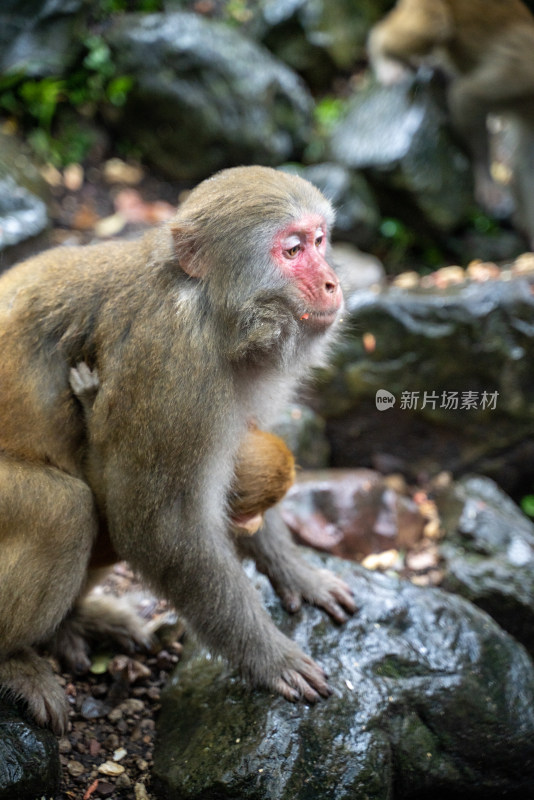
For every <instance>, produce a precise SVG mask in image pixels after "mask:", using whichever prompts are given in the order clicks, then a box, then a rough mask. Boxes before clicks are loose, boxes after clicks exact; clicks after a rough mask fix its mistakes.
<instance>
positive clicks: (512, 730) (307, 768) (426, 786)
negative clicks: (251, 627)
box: [154, 559, 534, 800]
mask: <svg viewBox="0 0 534 800" xmlns="http://www.w3.org/2000/svg"><path fill="white" fill-rule="evenodd" d="M328 564H329V565H330V566H331V567H333V568H334V569H336V570H337V571H339V572H342V573H344V574H345V576H347V577H348V579H349V581H350V582H351V584H352V586H353V588H354V590H355V593H356V598H357V603H358V606H359V611H358V612H357V613H356V614H355V616H354V617H353V618H352V619H351V620H350V621H349V622H348V623H347V624H346V625H345V626H343V627H341V628H338V627H336V626H334V625H332V624H331V623H330V622H329V621H328V620H327V619H326V618H325V615H324V614H323V613H322V612H320V611H318V610H316V609H312V608H306V609H304V610H303V612H302V613H300V614H298V615H297V616H295V617H293V618H290V617H288V616H286V615H283V614H282V612H281V611H280V607H279V603H278V601H277V600H276V599H274V598H273V593H272V591H271V590H270V588H268V587H267V585H266V581H265V580H263V579H259V583H260V585H261V586H262V589H263V592H264V595H265V596H266V597H267V598H268V604H269V607H270V609H271V611H272V613H273V616H274V617H275V619H276V621H277V622H278V623H279V624H280V626H281V627H282V628H283V629H284V631H285V632H286V633H288V634H289V635H290V636H292V638H294V639H295V640H296V641H298V642H299V644H300V645H301V646H302V647H303V648H304V649H305V650H307V651H308V652H310V653H311V654H312V655H313V656H314V657H315V658H317V660H319V661H320V662H321V663H322V664H323V665H324V667H325V668H326V670H327V672H328V673H329V675H330V682H331V685H332V687H333V690H334V693H333V695H332V696H331V697H330V698H329V699H328V700H327V701H325V702H321V703H319V704H318V705H317V706H314V707H308V706H305V705H291V704H289V703H287V702H286V701H285V700H283V699H281V698H279V697H273V696H271V695H269V694H267V693H266V692H260V691H257V692H250V691H249V690H248V689H246V688H245V686H244V684H243V683H242V682H241V681H240V680H239V679H238V678H237V677H236V676H235V675H234V674H232V673H230V672H229V670H228V668H227V667H226V666H225V665H224V664H223V663H222V662H221V661H220V660H219V659H213V658H209V657H207V656H206V655H205V654H202V653H199V652H198V650H196V651H194V652H193V653H190V654H189V658H188V659H186V660H185V663H184V665H183V666H181V667H180V668H179V669H178V671H177V673H176V676H175V679H174V682H173V683H174V686H173V687H171V688H170V689H169V691H168V692H167V694H166V696H165V699H164V702H163V708H162V714H161V717H160V720H159V746H158V747H157V748H156V752H155V762H154V779H155V782H156V786H157V791H158V793H159V796H161V797H162V798H170V799H172V800H178V798H180V800H192V799H193V798H198V799H200V798H207V797H209V798H212V800H221V799H222V798H238V797H239V798H242V800H247V798H254V799H255V800H260V798H261V800H266V799H268V798H273V800H275V799H276V800H286V799H287V800H289V798H291V799H292V800H299V798H302V799H304V798H310V797H314V798H317V800H323V798H332V800H334V798H335V800H343V798H347V800H348V798H351V799H353V798H360V797H361V798H364V797H369V798H376V800H386V798H392V797H393V796H394V797H395V798H396V800H397V798H399V799H400V798H414V799H415V798H418V799H420V800H423V798H425V800H426V799H427V798H428V797H430V796H431V797H432V798H449V797H454V798H455V799H456V798H457V799H458V800H468V799H469V800H473V799H475V800H488V798H497V797H514V798H515V797H517V798H518V800H519V798H520V797H524V796H526V795H525V794H524V793H525V792H527V794H528V792H529V791H532V789H533V788H534V667H533V665H532V662H531V661H530V659H529V658H528V656H527V654H526V652H525V650H524V649H523V648H522V647H521V646H520V645H519V644H517V643H516V642H515V641H514V640H513V639H512V638H511V637H510V636H509V635H508V634H506V633H504V632H503V631H502V630H501V629H500V628H499V627H498V626H497V625H496V623H495V622H493V620H491V619H490V618H489V617H488V616H487V615H486V614H484V613H483V612H481V611H479V610H478V609H476V608H475V607H474V606H472V605H471V604H469V603H467V602H466V601H464V600H462V599H461V598H457V597H454V596H452V595H447V594H446V593H444V592H441V591H438V590H430V589H427V590H421V589H418V588H416V587H414V586H412V585H410V584H408V583H404V582H399V581H397V580H392V579H389V578H386V577H383V576H380V575H376V574H374V573H369V572H366V571H365V570H363V569H361V568H358V567H352V568H349V567H347V565H346V564H345V563H343V562H339V561H336V560H335V559H330V560H329V561H328Z"/></svg>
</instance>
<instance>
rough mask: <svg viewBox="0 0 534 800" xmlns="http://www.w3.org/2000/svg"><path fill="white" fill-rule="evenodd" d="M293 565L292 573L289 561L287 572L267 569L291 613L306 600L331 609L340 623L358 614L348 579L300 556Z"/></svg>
mask: <svg viewBox="0 0 534 800" xmlns="http://www.w3.org/2000/svg"><path fill="white" fill-rule="evenodd" d="M260 535H261V534H260ZM291 566H292V571H291V574H288V571H287V567H288V565H286V569H285V571H284V574H283V575H282V574H280V573H279V572H273V571H272V570H270V571H269V572H267V573H266V574H267V576H268V578H269V580H270V581H271V584H272V586H273V589H274V590H275V592H276V593H277V595H278V596H279V597H280V599H281V601H282V605H283V606H284V608H285V609H286V611H289V613H290V614H294V613H295V612H296V611H300V609H301V608H302V603H303V601H304V602H306V603H311V605H314V606H318V607H319V608H323V609H324V610H325V611H328V613H329V614H330V616H331V617H332V619H334V620H335V621H336V622H339V623H343V622H346V621H347V619H348V618H349V615H350V614H354V612H355V611H356V604H355V602H354V596H353V594H352V590H351V589H350V588H349V586H347V584H346V583H345V581H343V580H341V578H339V577H338V576H337V575H335V574H334V573H333V572H331V571H330V570H329V569H316V568H315V567H312V566H311V565H310V564H308V563H307V562H305V561H304V560H303V559H300V558H299V561H298V563H295V564H292V565H291Z"/></svg>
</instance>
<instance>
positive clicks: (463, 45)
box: [369, 0, 534, 247]
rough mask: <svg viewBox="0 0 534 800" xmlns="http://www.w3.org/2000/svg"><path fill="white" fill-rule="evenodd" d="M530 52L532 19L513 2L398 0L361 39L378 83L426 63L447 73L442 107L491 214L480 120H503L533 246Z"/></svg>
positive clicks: (503, 205)
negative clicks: (508, 127) (510, 131)
mask: <svg viewBox="0 0 534 800" xmlns="http://www.w3.org/2000/svg"><path fill="white" fill-rule="evenodd" d="M533 52H534V17H533V16H532V14H531V13H530V11H529V10H528V9H527V8H526V6H525V5H524V4H523V3H522V2H521V0H398V2H397V5H396V6H395V8H394V9H393V10H392V11H391V12H390V13H389V14H388V15H387V16H386V17H385V18H384V19H383V20H382V21H381V22H379V23H378V24H377V25H376V26H375V27H374V28H373V30H372V31H371V35H370V37H369V55H370V58H371V62H372V64H373V67H374V69H375V72H376V74H377V76H378V78H379V80H382V81H383V82H385V83H388V82H392V81H395V80H398V79H399V77H400V76H401V73H402V67H403V66H404V67H405V68H409V69H417V68H418V67H419V65H420V64H421V63H422V62H424V61H428V60H429V59H431V60H432V59H433V60H434V61H435V63H437V64H438V65H439V66H441V67H442V68H444V69H445V71H446V72H448V73H449V76H450V84H449V87H448V105H449V109H450V113H451V118H452V122H453V124H454V126H455V128H456V130H457V131H458V132H459V134H460V136H461V137H462V138H463V141H464V142H465V144H466V146H467V148H468V150H469V152H470V154H471V158H472V161H473V169H474V177H475V192H476V197H477V199H478V200H479V202H480V203H481V204H483V205H484V206H486V208H487V209H488V210H490V211H491V212H492V213H494V214H497V215H502V214H503V213H506V212H508V211H509V210H510V209H509V204H507V201H506V193H505V192H504V191H503V187H500V186H498V185H497V184H495V182H494V181H493V178H492V176H491V170H490V166H491V165H490V144H489V137H488V131H487V116H488V114H491V113H495V114H500V115H502V116H506V117H507V118H509V119H510V121H511V124H512V125H513V128H514V133H515V137H516V147H515V153H514V157H513V164H512V171H513V186H512V189H513V192H514V195H515V202H516V207H517V224H518V225H519V227H521V228H523V229H524V230H525V232H526V234H527V235H528V237H529V239H530V242H531V246H533V247H534V59H533V58H532V53H533Z"/></svg>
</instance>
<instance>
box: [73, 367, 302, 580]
mask: <svg viewBox="0 0 534 800" xmlns="http://www.w3.org/2000/svg"><path fill="white" fill-rule="evenodd" d="M69 383H70V385H71V388H72V390H73V392H74V394H75V395H76V397H77V398H78V400H79V401H80V403H81V404H82V407H83V411H84V416H85V421H86V424H88V423H89V415H90V413H91V410H92V408H93V403H94V400H95V397H96V393H97V391H98V387H99V385H100V382H99V380H98V373H97V371H96V370H91V369H89V367H88V366H87V364H85V362H83V361H82V362H81V363H80V364H77V365H76V367H73V368H72V369H71V371H70V376H69ZM294 482H295V459H294V458H293V454H292V453H291V451H290V449H289V448H288V447H287V445H286V443H285V442H284V441H283V440H282V439H280V437H279V436H275V435H274V434H273V433H268V432H267V431H260V430H259V429H258V428H257V427H255V426H253V425H251V426H249V430H248V432H247V434H246V436H245V438H244V439H243V441H242V443H241V445H240V447H239V451H238V453H237V459H236V464H235V468H234V477H233V480H232V483H231V486H230V491H229V498H228V500H229V506H230V507H229V517H230V523H231V526H232V530H233V531H234V533H236V534H238V535H239V534H248V535H252V534H254V533H256V531H258V530H259V528H261V526H262V524H263V516H264V514H265V512H266V511H267V510H268V509H269V508H272V507H273V506H275V505H276V504H277V503H279V502H280V500H281V499H282V498H283V497H284V495H285V494H286V492H287V490H288V489H289V487H290V486H292V485H293V483H294ZM117 560H118V559H117V555H116V553H114V551H113V548H112V547H111V543H110V541H109V537H108V538H107V541H105V542H104V541H102V540H101V537H99V539H98V540H97V542H96V543H95V548H94V550H93V555H92V557H91V563H92V564H98V565H99V566H104V565H105V564H107V563H109V564H110V565H111V564H113V563H115V562H116V561H117Z"/></svg>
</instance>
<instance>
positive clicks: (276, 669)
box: [244, 629, 332, 703]
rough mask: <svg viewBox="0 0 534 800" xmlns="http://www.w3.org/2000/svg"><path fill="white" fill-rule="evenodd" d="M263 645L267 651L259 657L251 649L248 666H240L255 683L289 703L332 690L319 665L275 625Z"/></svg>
mask: <svg viewBox="0 0 534 800" xmlns="http://www.w3.org/2000/svg"><path fill="white" fill-rule="evenodd" d="M266 645H267V646H268V650H269V653H268V654H265V655H264V656H263V657H260V656H259V653H255V658H254V664H253V665H252V668H249V669H248V670H247V669H246V668H245V670H244V672H245V676H246V677H248V678H249V679H250V680H251V682H252V683H254V684H255V685H256V686H263V687H265V688H267V689H269V690H271V691H274V692H276V693H277V694H281V695H282V697H285V699H286V700H289V701H290V702H292V703H295V702H298V701H299V700H305V701H306V702H308V703H316V702H317V701H318V700H320V699H321V697H329V696H330V695H331V694H332V689H331V688H330V686H329V685H328V681H327V676H326V674H325V672H324V670H323V668H322V667H320V666H319V664H317V663H316V662H315V661H314V660H313V659H312V658H310V656H308V655H306V654H305V653H303V652H302V650H301V649H300V648H299V647H298V645H296V644H295V642H293V641H291V639H288V638H287V637H286V636H284V635H283V634H282V633H280V631H278V630H277V629H275V630H274V635H273V636H272V640H271V641H268V642H266ZM273 645H276V650H277V651H278V657H277V658H276V659H275V660H273V657H272V649H273ZM267 667H268V669H267ZM246 673H248V674H246Z"/></svg>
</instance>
